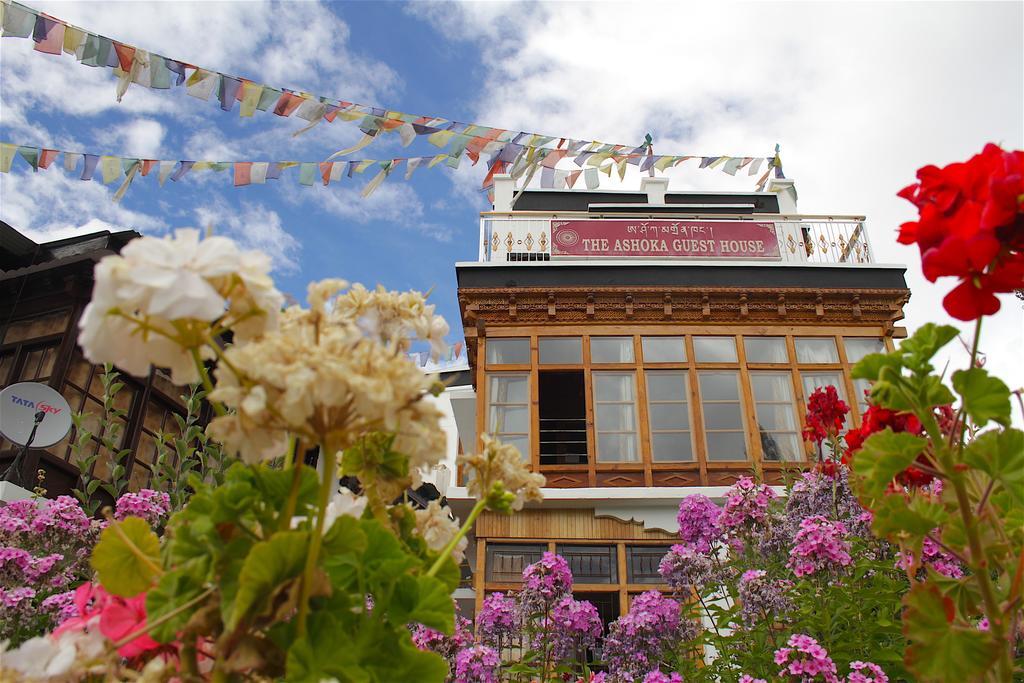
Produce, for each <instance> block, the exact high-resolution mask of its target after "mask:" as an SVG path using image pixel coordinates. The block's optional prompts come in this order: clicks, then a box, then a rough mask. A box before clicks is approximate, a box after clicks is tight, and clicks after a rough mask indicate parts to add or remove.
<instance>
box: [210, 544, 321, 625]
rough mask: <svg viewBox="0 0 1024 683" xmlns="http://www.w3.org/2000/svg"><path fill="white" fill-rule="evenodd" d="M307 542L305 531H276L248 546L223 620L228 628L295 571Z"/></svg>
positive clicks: (293, 575)
mask: <svg viewBox="0 0 1024 683" xmlns="http://www.w3.org/2000/svg"><path fill="white" fill-rule="evenodd" d="M308 544H309V534H308V533H306V532H305V531H279V532H278V533H276V534H274V535H273V536H271V537H270V540H268V541H262V542H260V543H257V544H255V545H254V546H253V547H252V550H251V551H249V555H248V557H246V558H245V562H244V564H243V565H242V571H241V573H240V574H239V576H238V593H237V594H236V595H235V604H234V608H233V609H232V610H231V617H230V618H229V619H228V623H227V624H226V626H227V628H228V630H232V629H234V628H235V627H236V626H238V623H239V622H240V621H241V620H242V619H244V618H245V617H246V616H247V615H248V613H249V612H250V611H252V610H253V609H254V608H255V607H257V606H258V605H260V604H261V603H262V602H264V601H266V600H267V599H268V598H269V597H270V596H271V595H272V594H273V593H274V590H275V589H276V588H277V587H278V586H280V585H281V584H282V583H284V582H285V581H288V580H289V579H293V578H295V577H297V576H298V575H299V573H300V572H301V571H302V568H303V565H304V564H305V560H306V552H307V546H308Z"/></svg>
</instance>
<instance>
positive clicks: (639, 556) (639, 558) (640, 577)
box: [626, 545, 670, 583]
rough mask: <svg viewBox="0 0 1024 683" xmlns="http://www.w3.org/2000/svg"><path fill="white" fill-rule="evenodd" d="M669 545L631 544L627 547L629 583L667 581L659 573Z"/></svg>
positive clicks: (627, 578)
mask: <svg viewBox="0 0 1024 683" xmlns="http://www.w3.org/2000/svg"><path fill="white" fill-rule="evenodd" d="M669 549H670V548H669V546H667V545H664V546H662V545H631V546H627V547H626V573H627V577H626V580H627V581H628V582H629V583H665V579H663V578H661V574H659V573H658V565H659V564H661V558H663V557H665V554H666V553H667V552H668V551H669Z"/></svg>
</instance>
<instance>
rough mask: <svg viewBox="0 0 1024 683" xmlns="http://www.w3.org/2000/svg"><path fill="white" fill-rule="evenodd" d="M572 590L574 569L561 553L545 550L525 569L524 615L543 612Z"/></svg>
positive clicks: (521, 608)
mask: <svg viewBox="0 0 1024 683" xmlns="http://www.w3.org/2000/svg"><path fill="white" fill-rule="evenodd" d="M571 592H572V571H571V570H570V569H569V563H568V562H566V561H565V558H564V557H562V556H561V555H556V554H555V553H552V552H545V553H544V554H543V555H542V556H541V558H540V560H538V561H537V562H534V563H533V564H531V565H528V566H527V567H526V569H524V570H523V589H522V590H521V591H519V609H520V611H521V614H522V615H523V616H524V617H531V616H536V615H538V614H543V613H544V612H546V611H547V609H548V608H550V607H551V605H552V604H554V603H555V602H556V601H557V600H560V599H561V598H562V596H565V595H568V594H569V593H571Z"/></svg>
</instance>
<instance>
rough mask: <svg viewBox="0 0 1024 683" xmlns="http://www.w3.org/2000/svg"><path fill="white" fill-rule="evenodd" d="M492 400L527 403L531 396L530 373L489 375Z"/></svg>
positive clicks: (493, 401) (494, 401) (492, 401)
mask: <svg viewBox="0 0 1024 683" xmlns="http://www.w3.org/2000/svg"><path fill="white" fill-rule="evenodd" d="M487 383H488V385H489V388H490V402H491V403H492V404H493V403H526V402H527V401H528V400H529V396H530V387H529V375H489V376H488V378H487Z"/></svg>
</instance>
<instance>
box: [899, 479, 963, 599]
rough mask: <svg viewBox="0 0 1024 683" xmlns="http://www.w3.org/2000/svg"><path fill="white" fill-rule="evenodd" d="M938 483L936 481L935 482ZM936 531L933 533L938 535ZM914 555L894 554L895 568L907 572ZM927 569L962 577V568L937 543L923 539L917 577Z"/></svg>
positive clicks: (937, 530) (953, 577)
mask: <svg viewBox="0 0 1024 683" xmlns="http://www.w3.org/2000/svg"><path fill="white" fill-rule="evenodd" d="M936 481H938V480H936ZM939 531H941V530H940V529H936V530H935V531H934V532H933V533H936V534H937V533H938V532H939ZM913 560H914V553H913V552H911V551H906V552H904V551H900V552H898V553H896V567H897V568H899V569H902V570H903V571H907V570H908V569H910V567H911V566H912V565H913ZM928 567H931V568H932V569H934V570H935V571H936V572H937V573H939V574H942V575H943V576H948V577H949V578H951V579H959V578H961V577H963V575H964V568H963V566H962V565H961V564H960V562H959V561H958V560H957V559H956V558H955V557H953V556H952V555H950V554H949V553H947V552H946V551H945V550H943V549H942V546H940V545H939V544H938V543H936V542H935V541H933V540H932V539H930V538H927V537H926V538H925V539H924V542H923V543H922V544H921V558H920V560H919V566H918V577H919V578H920V577H922V576H923V575H924V574H925V573H926V570H927V568H928Z"/></svg>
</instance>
